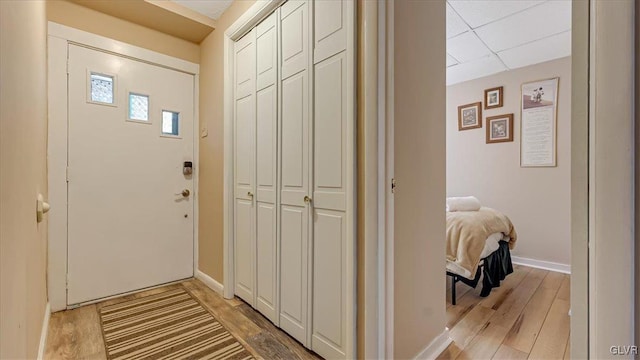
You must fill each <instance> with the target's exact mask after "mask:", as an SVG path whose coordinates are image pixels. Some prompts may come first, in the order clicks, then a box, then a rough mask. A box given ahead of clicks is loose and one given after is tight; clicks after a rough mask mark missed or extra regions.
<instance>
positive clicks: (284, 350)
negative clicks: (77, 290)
mask: <svg viewBox="0 0 640 360" xmlns="http://www.w3.org/2000/svg"><path fill="white" fill-rule="evenodd" d="M182 285H183V286H184V287H185V288H187V289H188V290H189V291H191V293H192V294H193V295H194V296H196V297H197V298H198V299H199V300H200V301H201V302H202V303H203V304H204V305H205V306H206V307H207V309H208V310H209V311H211V313H213V315H214V316H215V317H216V318H217V319H218V321H220V323H221V324H222V325H224V326H225V327H226V328H227V330H229V332H231V334H233V335H234V336H235V337H236V338H237V339H238V341H240V342H241V343H242V344H243V345H244V346H245V347H246V348H247V349H248V350H249V351H250V352H251V353H252V354H253V355H254V356H255V357H256V358H257V359H319V358H320V357H318V356H317V355H316V354H315V353H313V352H311V351H309V350H307V349H306V348H304V347H303V346H302V345H301V344H300V343H298V342H297V341H295V340H293V338H291V337H289V336H288V335H287V334H286V333H285V332H283V331H282V330H280V329H278V328H276V327H275V326H274V325H273V324H272V323H271V322H270V321H269V320H267V319H266V318H265V317H264V316H262V315H261V314H259V313H258V312H256V311H255V310H253V309H252V308H251V307H250V306H249V305H247V304H246V303H244V302H243V301H242V300H239V299H231V300H226V299H224V298H222V297H221V296H220V295H218V294H217V293H216V292H214V291H212V290H211V289H209V288H208V287H207V286H206V285H204V284H203V283H202V282H200V281H199V280H196V279H192V280H188V281H185V282H183V283H182ZM178 286H180V285H178V284H175V285H169V286H165V287H161V288H158V289H153V290H148V291H143V292H140V293H136V294H132V295H127V296H123V297H120V298H117V299H112V300H107V301H104V302H101V303H98V304H93V305H86V306H83V307H80V308H77V309H73V310H67V311H61V312H57V313H53V314H51V320H50V322H49V334H48V336H47V343H46V348H45V355H44V358H45V359H106V353H105V349H104V340H103V338H102V330H101V328H100V319H99V317H98V309H100V308H101V307H102V306H107V305H110V304H114V303H117V302H121V301H124V300H130V299H135V298H139V297H142V296H147V295H152V294H155V293H158V292H162V291H166V290H170V289H172V288H176V287H178Z"/></svg>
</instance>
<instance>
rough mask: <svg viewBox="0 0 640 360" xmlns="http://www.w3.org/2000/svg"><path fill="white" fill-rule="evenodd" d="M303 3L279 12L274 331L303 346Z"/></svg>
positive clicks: (305, 130) (305, 55)
mask: <svg viewBox="0 0 640 360" xmlns="http://www.w3.org/2000/svg"><path fill="white" fill-rule="evenodd" d="M308 6H309V5H308V2H307V1H295V0H290V1H287V2H286V3H285V4H284V5H282V7H281V9H280V14H281V19H280V31H281V32H280V34H281V36H280V42H281V45H280V46H281V55H280V56H281V58H280V61H281V83H280V86H281V100H280V101H281V108H282V109H281V117H280V126H279V129H280V136H279V150H280V152H279V153H280V155H279V156H280V209H279V210H280V211H279V221H280V254H281V255H280V327H281V328H282V329H283V330H285V331H286V332H287V333H289V334H290V335H292V336H293V337H294V338H296V339H297V340H298V341H300V342H301V343H303V344H304V345H308V343H309V341H308V339H307V330H308V315H309V313H308V309H309V300H310V298H309V296H308V290H309V289H308V282H309V279H308V276H309V275H310V273H309V271H308V264H309V251H310V249H309V231H310V228H309V215H310V214H309V206H308V203H307V202H305V196H308V195H309V190H310V188H309V180H310V179H309V172H310V166H309V156H310V153H309V148H310V143H309V140H310V139H309V131H310V128H309V125H310V124H309V117H310V114H309V111H310V107H309V93H310V79H309V72H310V70H309V67H310V66H309V59H310V53H309V18H308V17H309V10H308Z"/></svg>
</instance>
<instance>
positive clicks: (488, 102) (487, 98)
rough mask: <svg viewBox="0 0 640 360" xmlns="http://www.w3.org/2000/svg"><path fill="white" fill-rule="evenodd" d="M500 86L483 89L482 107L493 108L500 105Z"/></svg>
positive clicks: (501, 91) (501, 92)
mask: <svg viewBox="0 0 640 360" xmlns="http://www.w3.org/2000/svg"><path fill="white" fill-rule="evenodd" d="M502 94H503V90H502V86H499V87H495V88H491V89H487V90H485V91H484V109H485V110H487V109H495V108H499V107H502Z"/></svg>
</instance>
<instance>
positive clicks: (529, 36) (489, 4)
mask: <svg viewBox="0 0 640 360" xmlns="http://www.w3.org/2000/svg"><path fill="white" fill-rule="evenodd" d="M569 55H571V0H548V1H539V0H538V1H535V0H447V85H451V84H456V83H459V82H463V81H468V80H472V79H477V78H480V77H484V76H488V75H492V74H495V73H499V72H502V71H507V70H510V69H516V68H519V67H523V66H528V65H533V64H538V63H541V62H545V61H549V60H553V59H558V58H561V57H565V56H569Z"/></svg>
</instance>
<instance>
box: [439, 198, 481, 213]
mask: <svg viewBox="0 0 640 360" xmlns="http://www.w3.org/2000/svg"><path fill="white" fill-rule="evenodd" d="M481 207H482V205H481V204H480V200H478V199H477V198H476V197H475V196H464V197H449V198H447V211H478V210H480V208H481Z"/></svg>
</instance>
